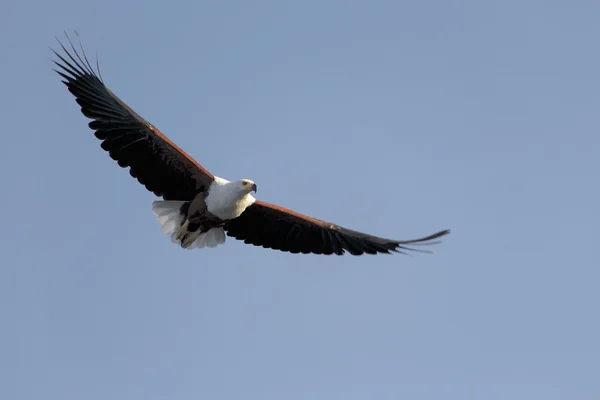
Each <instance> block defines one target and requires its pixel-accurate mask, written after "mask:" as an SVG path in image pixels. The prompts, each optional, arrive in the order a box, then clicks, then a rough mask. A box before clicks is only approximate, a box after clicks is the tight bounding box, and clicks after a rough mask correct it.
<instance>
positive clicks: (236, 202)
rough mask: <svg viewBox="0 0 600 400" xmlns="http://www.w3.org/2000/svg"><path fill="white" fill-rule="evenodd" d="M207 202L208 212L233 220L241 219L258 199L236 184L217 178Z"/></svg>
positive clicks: (210, 189)
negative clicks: (245, 211)
mask: <svg viewBox="0 0 600 400" xmlns="http://www.w3.org/2000/svg"><path fill="white" fill-rule="evenodd" d="M205 201H206V209H207V211H208V212H210V213H211V214H213V215H215V216H217V217H219V218H221V219H232V218H237V217H239V216H240V215H241V214H242V213H243V212H244V210H245V209H246V208H247V207H249V206H250V205H252V203H254V202H255V201H256V199H255V198H254V197H253V196H251V195H250V194H249V193H247V192H246V191H243V190H241V189H240V186H239V185H237V184H236V182H229V181H228V180H226V179H223V178H219V177H216V176H215V180H214V182H213V183H212V184H211V185H210V188H209V190H208V196H207V197H206V200H205Z"/></svg>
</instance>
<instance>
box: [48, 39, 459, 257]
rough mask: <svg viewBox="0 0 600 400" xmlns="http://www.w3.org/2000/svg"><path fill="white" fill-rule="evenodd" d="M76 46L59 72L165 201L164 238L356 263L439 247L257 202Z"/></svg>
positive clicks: (96, 126) (119, 155)
mask: <svg viewBox="0 0 600 400" xmlns="http://www.w3.org/2000/svg"><path fill="white" fill-rule="evenodd" d="M67 39H68V40H69V43H70V46H71V49H72V50H73V53H70V52H69V51H68V50H67V49H66V48H65V46H64V45H63V44H62V43H61V42H60V41H59V44H60V46H61V48H62V50H63V51H64V52H65V55H66V57H63V56H61V55H60V54H58V53H57V52H56V51H54V50H52V51H53V52H54V54H55V55H56V56H57V57H58V59H59V60H60V62H58V61H56V60H53V61H54V63H55V64H56V65H57V66H58V67H59V68H60V70H56V69H55V70H54V71H55V72H57V73H58V74H59V75H60V76H61V77H62V78H63V79H64V80H63V81H62V82H63V83H64V84H65V85H66V86H67V88H68V90H69V91H70V92H71V93H72V94H73V95H74V96H75V98H76V101H77V103H78V104H79V105H80V106H81V112H82V113H83V115H84V116H86V117H87V118H89V119H91V120H92V121H91V122H90V123H89V124H88V125H89V127H90V128H91V129H92V130H93V131H94V132H95V136H96V137H97V138H98V139H100V140H101V141H102V143H101V146H102V148H103V149H104V150H105V151H107V152H108V153H109V155H110V157H111V158H112V159H114V160H115V161H117V163H118V165H119V166H120V167H123V168H127V167H128V168H129V173H130V174H131V176H132V177H134V178H136V179H137V180H138V181H139V182H140V183H141V184H142V185H144V186H145V187H146V188H147V189H148V190H149V191H150V192H152V193H154V194H155V195H156V196H159V197H162V198H163V200H162V201H154V202H153V203H152V211H153V212H154V214H155V215H156V217H157V220H158V222H159V223H160V225H161V230H162V231H163V232H164V233H165V234H167V235H169V236H171V239H172V241H173V242H174V243H177V244H179V245H180V246H181V247H182V248H184V249H192V248H202V247H215V246H217V245H219V244H221V243H223V242H225V233H227V235H228V236H231V237H234V238H236V239H239V240H243V241H244V243H249V244H252V245H255V246H262V247H265V248H270V249H275V250H281V251H287V252H290V253H304V254H308V253H313V254H337V255H342V254H344V253H345V252H346V251H347V252H348V253H350V254H352V255H355V256H358V255H361V254H365V253H367V254H377V253H388V254H389V253H390V252H400V253H404V251H407V250H410V251H421V252H427V251H423V250H419V249H415V248H412V247H409V246H414V245H424V244H436V243H439V242H437V241H433V240H434V239H437V238H439V237H441V236H444V235H446V234H448V233H449V232H450V231H449V230H444V231H441V232H438V233H435V234H433V235H430V236H427V237H423V238H421V239H414V240H390V239H384V238H380V237H376V236H372V235H368V234H365V233H361V232H357V231H353V230H350V229H346V228H343V227H341V226H339V225H336V224H333V223H330V222H326V221H322V220H319V219H316V218H312V217H309V216H306V215H302V214H299V213H297V212H294V211H292V210H289V209H287V208H283V207H281V206H277V205H274V204H269V203H265V202H263V201H260V200H256V199H255V198H254V197H253V196H252V195H251V194H250V193H251V192H254V193H256V189H257V187H256V183H254V182H253V181H251V180H249V179H240V180H236V181H228V180H225V179H223V178H219V177H217V176H215V175H213V174H211V173H210V172H208V171H207V170H206V169H205V168H204V167H202V166H201V165H200V164H199V163H198V162H197V161H196V160H194V159H193V158H192V157H191V156H189V155H188V154H187V153H186V152H184V151H183V150H182V149H180V148H179V147H177V145H176V144H175V143H173V142H172V141H171V140H169V138H167V137H166V136H165V135H164V134H163V133H162V132H160V131H159V130H158V129H157V128H156V127H155V126H154V125H152V124H150V123H149V122H148V121H146V120H145V119H144V118H142V117H141V116H140V115H138V114H137V113H136V112H135V111H133V110H132V109H131V108H130V107H129V106H128V105H127V104H125V103H124V102H123V101H122V100H120V99H119V98H118V97H117V96H116V95H115V94H113V92H111V91H110V90H109V89H108V87H106V86H105V85H104V82H103V79H102V75H101V74H100V70H99V65H98V62H96V70H97V72H98V73H97V74H96V72H95V71H94V69H93V68H92V66H91V65H90V62H89V61H88V59H87V56H86V54H85V51H84V50H83V46H81V41H80V48H81V55H80V54H79V52H78V51H77V50H76V49H75V47H74V46H73V43H72V42H71V40H70V39H69V38H68V36H67Z"/></svg>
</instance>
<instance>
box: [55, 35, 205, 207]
mask: <svg viewBox="0 0 600 400" xmlns="http://www.w3.org/2000/svg"><path fill="white" fill-rule="evenodd" d="M69 42H70V40H69ZM59 43H60V42H59ZM60 46H61V47H62V49H63V50H64V52H65V53H66V57H68V60H67V59H66V58H65V57H62V56H61V55H59V54H58V53H57V52H56V51H54V50H52V51H53V52H54V54H56V56H57V57H58V58H59V59H60V61H61V62H56V61H54V62H55V64H56V65H58V66H59V67H60V68H61V70H62V71H58V70H55V71H56V72H57V73H58V74H59V75H60V76H61V77H63V78H64V80H63V83H64V84H65V85H67V88H68V89H69V91H70V92H71V93H72V94H73V95H74V96H75V98H76V101H77V103H78V104H79V105H80V106H81V112H82V113H83V115H85V116H86V117H88V118H90V119H92V120H93V121H92V122H90V123H89V127H90V128H91V129H93V130H94V131H95V135H96V137H97V138H98V139H100V140H101V141H102V144H101V146H102V148H103V149H104V150H106V151H107V152H108V153H109V155H110V157H111V158H112V159H114V160H116V161H117V163H118V164H119V166H121V167H123V168H125V167H129V168H130V171H129V173H130V174H131V176H133V177H134V178H137V180H138V181H139V182H140V183H141V184H142V185H144V186H145V187H146V188H147V189H148V190H149V191H151V192H153V193H154V194H156V195H157V196H162V197H163V198H164V199H165V200H191V199H193V198H194V197H195V195H196V194H197V193H198V192H201V191H204V190H205V189H206V188H208V186H209V185H210V184H211V182H212V181H213V180H214V176H213V175H212V174H211V173H210V172H208V171H207V170H206V169H204V168H203V167H202V166H201V165H200V164H198V162H196V161H195V160H194V159H193V158H192V157H190V156H189V155H188V154H186V153H185V152H184V151H183V150H181V149H180V148H179V147H177V145H175V144H174V143H173V142H172V141H171V140H169V138H167V137H166V136H165V135H163V134H162V133H161V132H160V131H159V130H158V129H157V128H155V127H154V126H153V125H152V124H150V123H149V122H148V121H146V120H145V119H144V118H142V117H141V116H139V115H138V114H137V113H136V112H135V111H133V110H132V109H131V108H129V106H127V104H125V103H124V102H123V101H121V100H120V99H119V98H118V97H117V96H116V95H115V94H113V93H112V92H111V91H110V90H109V89H108V88H107V87H106V86H105V85H104V83H103V81H102V79H101V78H99V77H98V75H96V73H95V72H94V70H93V68H92V67H91V66H90V63H89V61H88V60H87V57H86V56H85V52H83V48H82V54H83V59H82V58H81V56H80V55H79V53H78V52H77V50H76V49H75V47H74V46H73V44H72V43H71V48H72V50H73V53H74V55H75V57H76V58H75V57H73V55H72V54H71V53H69V51H68V50H67V49H66V48H65V47H64V46H63V45H62V43H61V44H60ZM84 60H85V61H84ZM98 73H99V71H98Z"/></svg>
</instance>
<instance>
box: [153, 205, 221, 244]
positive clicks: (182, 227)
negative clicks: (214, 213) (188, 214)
mask: <svg viewBox="0 0 600 400" xmlns="http://www.w3.org/2000/svg"><path fill="white" fill-rule="evenodd" d="M185 203H186V202H185V201H155V202H153V203H152V212H153V213H154V215H156V219H157V220H158V223H159V224H160V225H161V230H162V232H163V233H166V234H167V235H169V236H171V241H172V242H173V243H177V244H179V245H180V246H181V247H183V248H184V249H194V248H202V247H216V246H218V245H220V244H221V243H223V242H225V231H224V230H223V228H213V229H211V230H209V231H208V232H206V233H201V232H200V231H195V232H190V231H188V229H187V228H188V225H189V222H188V221H184V220H183V219H184V216H183V215H182V214H181V206H183V205H184V204H185Z"/></svg>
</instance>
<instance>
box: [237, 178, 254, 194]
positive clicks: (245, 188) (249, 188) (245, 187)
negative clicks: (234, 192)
mask: <svg viewBox="0 0 600 400" xmlns="http://www.w3.org/2000/svg"><path fill="white" fill-rule="evenodd" d="M237 184H238V186H239V188H240V190H241V191H242V192H244V193H250V192H254V193H256V190H257V187H256V183H254V181H251V180H250V179H240V180H239V181H237Z"/></svg>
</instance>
